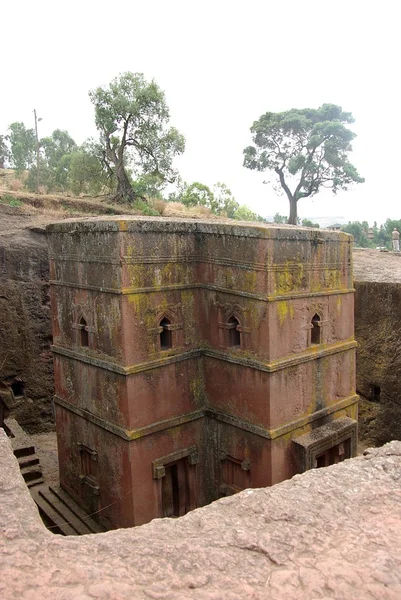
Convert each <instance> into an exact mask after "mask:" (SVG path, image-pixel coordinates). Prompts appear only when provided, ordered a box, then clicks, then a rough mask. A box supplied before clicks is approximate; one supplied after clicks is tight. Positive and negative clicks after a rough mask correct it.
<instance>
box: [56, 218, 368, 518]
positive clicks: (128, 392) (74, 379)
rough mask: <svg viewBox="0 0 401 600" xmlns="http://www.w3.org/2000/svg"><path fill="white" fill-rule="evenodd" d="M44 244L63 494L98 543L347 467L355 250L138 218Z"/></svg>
mask: <svg viewBox="0 0 401 600" xmlns="http://www.w3.org/2000/svg"><path fill="white" fill-rule="evenodd" d="M48 233H49V240H50V278H51V295H52V316H53V335H54V346H53V352H54V365H55V383H56V396H55V406H56V422H57V433H58V448H59V461H60V478H61V485H62V486H63V487H64V489H65V490H66V491H67V492H68V493H70V495H71V496H73V497H74V498H75V500H77V501H78V502H79V503H80V504H81V505H82V506H83V507H84V508H85V509H86V510H88V511H90V512H91V513H96V515H97V518H98V520H99V521H100V522H101V523H102V524H103V525H104V526H105V527H108V528H115V527H127V526H132V525H139V524H142V523H146V522H148V521H150V520H151V519H153V518H155V517H162V516H179V515H182V514H185V513H186V512H188V511H189V510H191V509H192V508H195V507H197V506H202V505H205V504H207V503H209V502H211V501H212V500H214V499H216V498H219V497H221V496H224V495H227V494H231V493H234V492H236V491H239V490H241V489H244V488H247V487H264V486H269V485H272V484H274V483H277V482H279V481H282V480H283V479H286V478H288V477H291V476H292V475H294V474H295V473H297V472H302V471H304V470H306V469H307V468H310V467H314V466H319V465H323V463H325V464H326V463H327V464H328V463H329V462H337V461H340V460H343V459H344V458H347V456H351V455H354V454H355V443H354V440H355V439H356V438H355V436H356V419H357V402H358V397H357V396H356V393H355V346H356V343H355V341H354V338H353V292H354V290H353V286H352V265H351V246H352V244H351V238H350V236H347V235H346V234H343V233H337V232H319V235H318V236H317V235H316V231H313V230H308V229H302V230H298V229H296V228H291V227H282V228H279V227H269V226H264V225H258V226H252V225H249V224H246V225H245V224H235V225H233V224H228V223H225V222H218V223H215V222H213V223H212V222H210V221H193V220H179V221H172V220H167V219H162V218H154V219H145V218H141V217H138V218H132V217H129V218H123V217H112V218H99V219H93V220H85V221H64V222H62V223H57V224H54V225H51V226H49V227H48ZM336 420H338V425H334V429H333V425H331V424H332V422H335V421H336ZM337 429H338V430H339V431H340V430H341V436H342V437H341V436H340V437H341V439H339V438H338V436H337V437H336V435H335V432H336V431H337ZM344 432H345V434H344ZM343 434H344V435H343ZM308 435H309V436H312V438H310V439H307V438H306V437H305V436H308ZM333 448H334V449H333Z"/></svg>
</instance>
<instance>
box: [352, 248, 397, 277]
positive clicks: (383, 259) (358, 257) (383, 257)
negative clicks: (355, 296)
mask: <svg viewBox="0 0 401 600" xmlns="http://www.w3.org/2000/svg"><path fill="white" fill-rule="evenodd" d="M353 259H354V281H382V282H386V283H401V252H399V253H397V252H380V250H373V249H370V248H369V249H368V248H354V251H353Z"/></svg>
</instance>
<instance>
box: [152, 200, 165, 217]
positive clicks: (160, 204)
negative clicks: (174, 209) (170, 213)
mask: <svg viewBox="0 0 401 600" xmlns="http://www.w3.org/2000/svg"><path fill="white" fill-rule="evenodd" d="M152 206H153V208H154V209H155V210H157V212H158V213H159V215H164V211H165V210H166V203H165V202H164V200H160V199H158V198H154V199H153V200H152Z"/></svg>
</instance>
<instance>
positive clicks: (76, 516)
mask: <svg viewBox="0 0 401 600" xmlns="http://www.w3.org/2000/svg"><path fill="white" fill-rule="evenodd" d="M31 495H32V498H33V499H34V500H35V502H36V504H37V506H38V508H39V512H40V513H41V515H42V517H44V521H45V523H46V524H47V527H48V528H49V529H50V530H51V531H53V532H55V533H61V534H62V535H87V534H90V533H101V532H103V531H105V529H104V528H103V527H102V526H101V525H99V524H98V523H96V521H95V520H94V519H92V518H91V517H89V516H88V514H87V513H86V512H85V511H84V510H83V509H82V508H81V507H80V506H78V504H77V503H76V502H75V501H74V500H73V499H72V498H71V497H70V496H69V495H68V494H67V493H66V492H65V491H64V490H62V489H61V487H60V486H58V485H52V486H49V487H47V486H41V487H40V488H38V489H36V490H31Z"/></svg>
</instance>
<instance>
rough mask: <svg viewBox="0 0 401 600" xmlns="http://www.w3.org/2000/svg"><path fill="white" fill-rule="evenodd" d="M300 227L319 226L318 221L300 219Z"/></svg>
mask: <svg viewBox="0 0 401 600" xmlns="http://www.w3.org/2000/svg"><path fill="white" fill-rule="evenodd" d="M302 227H320V225H319V223H313V221H310V220H309V219H302Z"/></svg>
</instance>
